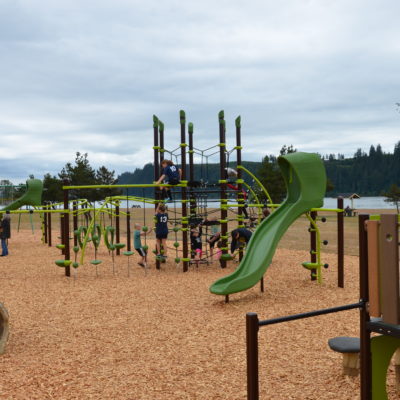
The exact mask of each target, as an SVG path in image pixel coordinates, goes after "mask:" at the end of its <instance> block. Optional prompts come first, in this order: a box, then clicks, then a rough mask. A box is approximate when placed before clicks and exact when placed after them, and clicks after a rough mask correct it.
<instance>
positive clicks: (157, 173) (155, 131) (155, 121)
mask: <svg viewBox="0 0 400 400" xmlns="http://www.w3.org/2000/svg"><path fill="white" fill-rule="evenodd" d="M153 134H154V146H153V149H154V182H156V181H157V180H158V178H159V177H160V164H159V159H158V149H159V146H158V118H157V117H156V116H155V115H153ZM159 198H160V196H159V191H158V188H157V187H155V188H154V200H156V201H155V204H154V208H155V209H156V208H157V200H159ZM156 269H160V261H159V260H158V259H157V257H156Z"/></svg>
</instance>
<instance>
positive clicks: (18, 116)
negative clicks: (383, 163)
mask: <svg viewBox="0 0 400 400" xmlns="http://www.w3.org/2000/svg"><path fill="white" fill-rule="evenodd" d="M399 11H400V5H399V4H398V2H397V1H395V0H390V1H387V2H385V6H384V7H383V6H382V5H381V4H379V3H377V2H376V1H373V0H367V1H365V0H364V1H361V0H354V1H352V2H348V1H344V0H339V1H335V2H327V1H325V2H321V1H316V0H310V1H302V2H299V1H295V0H289V1H286V2H283V3H282V4H281V3H279V4H278V3H276V2H274V1H272V0H268V1H261V0H260V1H253V2H251V3H249V4H247V3H246V4H245V3H242V2H232V1H226V0H224V1H219V2H211V1H208V0H207V1H203V2H185V3H182V2H178V1H166V2H156V1H153V0H151V1H147V2H141V1H128V0H118V1H114V2H107V1H104V0H101V1H85V2H82V1H78V0H70V1H68V2H67V1H64V0H60V1H57V2H50V1H38V0H31V1H28V0H20V1H15V0H3V1H2V2H1V13H0V51H1V54H2V55H3V57H2V62H1V64H0V109H1V110H2V112H1V113H0V133H1V138H2V141H1V142H0V165H1V167H2V168H1V171H2V172H1V178H8V179H11V180H14V181H22V180H24V179H25V178H26V176H27V175H28V174H30V173H34V174H35V175H36V176H39V177H40V176H42V175H43V174H44V173H46V172H50V173H52V174H55V173H57V172H58V171H59V170H60V169H61V167H62V166H63V165H65V163H66V162H68V161H72V160H73V158H74V154H75V152H76V151H81V152H88V153H89V159H90V161H91V163H92V164H93V165H95V166H99V165H102V164H105V165H106V166H108V167H109V168H112V169H115V170H116V172H117V173H121V172H124V171H126V170H133V169H134V168H135V167H140V166H142V165H143V164H144V163H146V162H149V161H151V160H152V115H153V114H157V115H158V116H159V117H160V119H161V120H163V122H164V123H165V126H166V147H168V148H176V147H177V146H178V144H179V118H178V112H179V110H180V109H185V110H186V111H187V117H188V120H189V121H192V122H193V123H194V124H195V140H196V146H197V147H199V148H206V147H210V146H212V145H213V144H216V143H218V120H217V113H218V111H219V110H220V109H224V110H225V114H226V119H227V128H228V140H229V145H230V147H233V146H234V145H235V143H234V142H233V139H234V118H235V117H236V116H237V115H241V116H242V125H243V145H244V158H245V159H249V160H260V159H261V158H262V157H263V156H264V155H266V154H270V153H275V154H276V153H277V152H278V151H279V149H280V148H281V146H282V145H283V144H293V145H294V146H295V147H297V148H298V149H299V150H304V151H317V152H319V153H321V154H326V153H338V152H340V153H343V154H345V155H352V154H353V153H354V152H355V151H356V149H357V148H358V147H361V148H363V149H365V150H368V148H369V146H370V144H377V143H381V144H382V146H383V149H384V150H385V151H392V150H393V146H394V144H395V142H396V141H398V140H399V137H400V136H399V134H398V127H399V122H400V115H399V114H398V113H397V112H396V109H395V105H394V104H395V103H396V102H398V101H400V98H399V92H400V90H399V83H398V79H397V74H398V65H399V62H400V52H399V47H400V45H399V44H398V33H399V28H398V21H397V16H398V14H399Z"/></svg>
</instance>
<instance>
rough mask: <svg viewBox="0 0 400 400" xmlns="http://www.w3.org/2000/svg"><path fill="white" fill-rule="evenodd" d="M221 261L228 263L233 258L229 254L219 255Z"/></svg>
mask: <svg viewBox="0 0 400 400" xmlns="http://www.w3.org/2000/svg"><path fill="white" fill-rule="evenodd" d="M221 260H224V261H230V260H233V257H232V256H231V255H230V254H221Z"/></svg>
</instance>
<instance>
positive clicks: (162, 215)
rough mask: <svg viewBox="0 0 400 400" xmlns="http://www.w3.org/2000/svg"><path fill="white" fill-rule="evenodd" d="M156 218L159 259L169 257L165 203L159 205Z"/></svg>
mask: <svg viewBox="0 0 400 400" xmlns="http://www.w3.org/2000/svg"><path fill="white" fill-rule="evenodd" d="M155 217H156V252H157V257H167V238H168V214H167V213H166V207H165V205H164V204H163V203H159V204H158V205H157V208H156V214H155Z"/></svg>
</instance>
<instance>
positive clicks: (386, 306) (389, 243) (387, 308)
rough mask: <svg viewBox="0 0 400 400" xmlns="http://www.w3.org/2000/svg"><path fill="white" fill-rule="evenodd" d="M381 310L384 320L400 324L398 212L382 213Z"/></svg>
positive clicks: (380, 256)
mask: <svg viewBox="0 0 400 400" xmlns="http://www.w3.org/2000/svg"><path fill="white" fill-rule="evenodd" d="M379 258H380V259H379V264H380V268H379V270H380V276H381V302H382V303H381V311H382V319H383V321H384V322H386V323H388V324H393V325H399V324H400V293H399V278H400V277H399V236H398V225H397V214H382V215H381V225H380V235H379Z"/></svg>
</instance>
